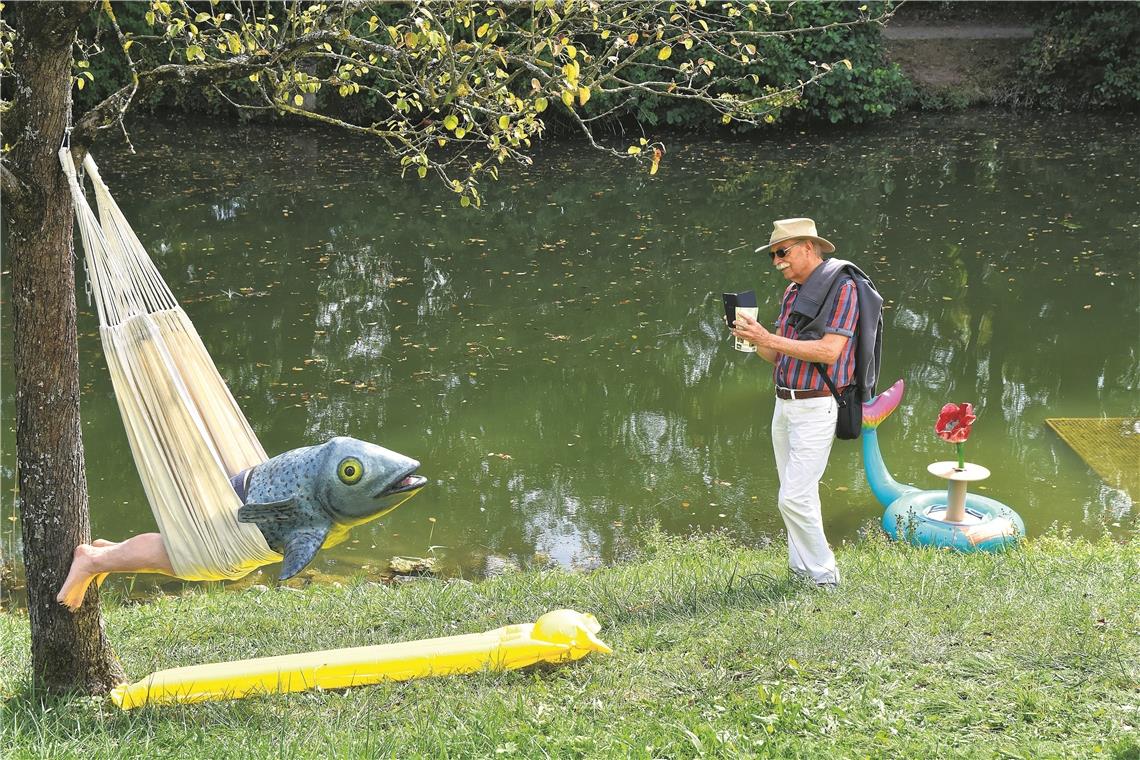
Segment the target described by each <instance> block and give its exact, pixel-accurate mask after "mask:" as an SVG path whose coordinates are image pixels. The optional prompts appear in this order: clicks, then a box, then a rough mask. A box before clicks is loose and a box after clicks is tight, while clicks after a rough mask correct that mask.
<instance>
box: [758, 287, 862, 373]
mask: <svg viewBox="0 0 1140 760" xmlns="http://www.w3.org/2000/svg"><path fill="white" fill-rule="evenodd" d="M799 292H800V286H799V285H796V284H795V283H792V284H791V285H789V286H788V289H787V290H785V291H784V298H783V300H782V301H781V302H780V316H779V317H778V318H777V319H776V330H777V331H778V333H779V334H780V335H782V336H784V337H785V338H789V339H791V340H799V333H798V332H797V331H796V329H795V328H794V327H792V326H791V325H789V324H788V316H789V315H790V314H791V313H792V306H793V305H795V303H796V297H797V296H798V295H799ZM858 323H859V295H858V292H857V291H856V290H855V283H854V282H853V281H852V280H851V278H850V277H847V278H845V279H844V280H843V282H842V283H841V284H840V285H839V294H838V295H837V296H836V298H835V308H834V309H832V311H831V316H830V317H828V319H827V325H826V326H825V327H824V329H823V331H824V332H825V333H838V334H839V335H846V336H847V337H848V338H851V337H852V336H853V335H855V326H856V325H857V324H858ZM827 374H828V375H830V376H831V381H832V382H833V383H835V387H836V388H842V387H843V386H845V385H851V383H852V382H853V378H854V377H855V341H854V340H848V341H847V345H846V346H844V348H843V351H842V353H840V354H839V359H838V361H836V362H835V364H832V365H831V366H829V367H828V368H827ZM772 377H773V379H774V380H775V383H776V386H777V387H780V388H791V389H793V390H797V391H805V390H823V389H824V388H826V387H827V383H825V382H824V381H823V375H821V374H820V373H819V371H818V370H816V368H815V367H813V366H812V363H811V362H807V361H803V360H802V359H796V358H795V357H792V356H787V355H785V354H778V355H777V357H776V366H775V369H774V370H773V375H772Z"/></svg>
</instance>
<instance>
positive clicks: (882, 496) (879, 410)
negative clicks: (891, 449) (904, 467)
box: [863, 380, 919, 508]
mask: <svg viewBox="0 0 1140 760" xmlns="http://www.w3.org/2000/svg"><path fill="white" fill-rule="evenodd" d="M904 388H905V386H904V384H903V381H902V380H899V381H897V382H896V383H895V384H894V385H892V386H891V387H890V388H887V389H886V390H885V391H883V392H882V393H880V394H879V395H878V396H875V397H874V398H873V399H871V400H870V401H866V402H864V403H863V465H864V469H865V470H866V472H867V482H868V483H869V484H870V486H871V492H872V493H874V494H875V498H876V499H878V500H879V503H880V504H882V505H883V507H884V508H886V507H888V506H890V504H891V503H892V502H893V501H895V500H896V499H897V498H899V497H900V496H902V495H903V494H906V493H910V492H911V491H917V490H919V489H917V488H915V487H914V486H908V485H903V484H901V483H899V482H897V481H896V480H895V479H894V478H892V477H891V474H890V473H889V472H887V465H886V464H885V463H884V462H883V454H882V452H881V451H879V432H878V427H879V425H880V424H881V423H882V422H883V420H885V419H886V418H887V417H889V416H890V415H891V412H893V411H894V410H895V409H897V408H898V406H899V404H900V403H901V402H902V396H903V389H904Z"/></svg>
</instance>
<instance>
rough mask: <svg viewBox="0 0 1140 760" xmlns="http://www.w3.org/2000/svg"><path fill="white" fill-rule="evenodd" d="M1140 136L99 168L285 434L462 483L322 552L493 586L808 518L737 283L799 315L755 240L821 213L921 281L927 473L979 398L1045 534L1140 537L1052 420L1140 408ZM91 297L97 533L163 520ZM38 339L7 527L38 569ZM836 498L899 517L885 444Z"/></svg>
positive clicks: (866, 263) (841, 479)
mask: <svg viewBox="0 0 1140 760" xmlns="http://www.w3.org/2000/svg"><path fill="white" fill-rule="evenodd" d="M1138 126H1140V122H1138V120H1137V119H1136V118H1135V117H1121V116H1107V117H1082V116H1048V117H1041V118H1036V117H1035V119H1033V120H1029V121H1026V120H1025V119H1024V118H1021V117H1014V116H1010V115H1006V114H986V113H983V114H970V115H968V116H962V117H954V118H945V117H940V116H936V117H916V118H914V119H907V120H903V121H901V122H899V123H895V124H892V125H889V126H880V127H876V128H874V129H872V130H867V131H860V132H850V133H838V132H837V133H832V134H827V135H815V134H791V135H785V136H783V137H780V138H778V139H772V140H770V141H765V142H758V141H757V142H745V141H739V142H730V141H720V142H714V141H699V140H696V141H687V142H680V141H677V140H674V141H673V142H672V144H670V146H669V153H668V155H667V157H666V161H665V163H664V164H663V166H662V169H661V171H660V173H659V174H657V175H656V176H655V177H650V176H648V175H646V174H644V173H634V171H633V168H632V167H630V166H628V165H626V164H624V163H621V162H616V161H613V160H611V159H609V158H607V157H605V156H602V155H598V154H595V153H591V152H590V151H589V150H588V149H587V148H585V147H583V146H579V145H565V144H560V145H553V146H549V147H547V148H546V149H545V151H544V152H543V153H542V154H540V156H539V157H538V160H537V161H536V164H535V166H534V167H533V168H532V169H529V170H525V171H523V170H519V169H510V170H509V171H504V176H503V179H502V180H501V181H500V182H498V183H495V184H492V185H489V186H486V187H484V188H483V190H484V194H485V196H486V199H487V202H486V205H485V208H484V209H483V210H481V211H475V210H467V209H461V208H460V207H459V206H458V205H457V204H456V203H455V202H454V201H455V198H454V196H453V195H451V193H450V192H448V191H446V190H443V189H440V188H438V187H436V186H434V185H432V184H430V183H427V182H420V181H418V180H400V179H399V178H398V177H396V176H394V175H395V172H394V171H393V169H392V168H391V166H390V165H389V164H387V163H386V162H385V161H383V160H382V159H379V158H376V157H374V156H373V153H374V152H375V150H374V147H373V146H371V145H370V144H369V143H367V142H365V141H360V140H356V139H352V138H346V137H343V136H341V135H329V134H321V133H317V132H308V131H302V132H296V131H291V130H273V131H267V130H262V129H250V128H233V127H226V128H214V127H210V126H193V125H185V124H174V123H168V124H155V125H148V126H146V127H140V128H138V129H136V130H135V131H134V133H133V135H132V137H133V139H134V143H135V146H136V148H137V150H138V152H137V154H136V155H131V154H130V153H129V152H127V151H126V149H125V148H124V147H123V146H120V145H107V146H104V147H102V149H101V150H99V151H98V152H97V156H96V157H97V159H98V160H99V162H100V165H101V167H102V170H103V175H104V178H105V179H106V180H107V182H108V184H109V185H110V186H111V190H112V192H113V193H114V194H115V195H116V197H117V198H118V200H119V203H120V204H121V206H122V207H123V209H124V212H125V213H126V214H127V216H128V218H129V219H130V220H131V222H132V224H133V225H134V228H135V230H136V232H137V233H138V235H139V237H140V238H141V239H142V241H143V243H144V244H145V245H146V246H147V247H148V249H149V250H150V251H151V254H152V256H153V257H154V258H155V259H156V261H157V263H158V266H159V268H160V269H161V271H162V272H163V273H164V275H165V277H166V279H167V281H168V282H169V283H170V286H171V288H172V289H173V290H174V292H175V294H176V295H177V296H179V298H180V299H181V301H182V303H183V305H184V306H185V308H186V310H187V312H188V313H189V314H190V317H191V319H192V320H193V321H194V323H195V325H196V326H197V328H198V331H199V332H200V333H201V335H202V338H203V339H204V341H205V343H206V345H207V348H208V349H209V350H210V352H211V354H212V356H213V357H214V360H215V361H216V363H217V365H218V368H219V370H220V371H221V373H222V375H223V377H225V378H226V380H227V381H228V383H229V385H230V388H231V389H232V390H233V392H234V395H235V396H236V397H237V398H238V400H239V402H240V403H241V404H242V406H243V408H244V410H245V412H246V415H247V416H248V418H249V419H250V421H251V423H252V424H253V427H254V429H255V430H256V432H257V433H258V435H259V437H260V438H261V440H262V442H263V443H264V445H265V447H266V449H267V450H268V451H269V452H270V454H274V453H279V452H281V451H284V450H287V449H290V448H294V447H297V446H303V445H308V444H312V443H316V442H321V441H323V440H325V439H327V438H328V437H330V436H333V435H338V434H350V435H354V436H357V437H359V438H364V439H368V440H372V441H375V442H377V443H380V444H382V445H384V446H387V447H389V448H393V449H397V450H399V451H402V452H404V453H406V454H409V455H411V456H414V457H416V458H418V459H420V460H421V461H422V462H423V469H422V471H421V472H422V474H425V475H426V476H427V477H428V478H429V480H430V486H429V487H428V488H426V489H425V490H424V491H423V492H422V493H421V494H419V495H418V496H417V497H416V498H414V499H413V500H411V501H409V502H408V503H407V504H405V505H404V506H403V507H401V508H400V509H399V510H397V511H396V512H394V513H393V514H391V515H389V516H388V517H386V518H385V519H384V520H383V521H382V522H381V523H378V524H374V525H371V526H367V527H364V528H361V529H358V530H357V531H356V532H355V534H354V536H353V539H352V541H351V542H350V543H347V544H345V545H343V546H342V547H338V548H336V549H333V550H330V551H326V552H324V553H322V554H321V555H320V557H319V559H318V560H317V562H316V563H315V565H314V566H315V567H316V568H317V569H318V570H320V571H321V572H326V573H332V574H339V573H349V572H355V571H357V570H359V569H360V568H361V567H362V566H373V567H376V566H383V565H384V564H385V561H386V560H387V558H388V557H390V556H392V555H397V554H399V555H414V556H435V557H437V558H439V560H440V561H441V563H442V564H443V565H444V567H447V568H450V570H451V571H452V572H462V573H463V574H466V575H478V574H480V573H481V572H482V569H483V566H484V557H485V556H486V555H489V554H496V555H504V556H507V557H510V558H513V559H516V560H518V561H519V562H521V563H523V564H527V563H532V562H536V561H545V560H547V559H548V560H550V561H554V562H557V563H559V564H562V565H565V566H591V565H595V564H597V563H600V562H606V561H607V560H609V559H611V558H613V557H614V556H615V554H616V553H618V552H619V551H620V546H621V543H622V540H623V538H624V537H625V536H626V535H627V533H628V532H629V531H631V530H633V529H635V526H637V525H639V524H644V523H649V522H654V521H656V522H659V523H660V524H661V525H662V526H663V527H664V528H665V529H666V530H668V531H671V532H677V533H684V532H687V531H689V530H690V529H691V528H693V527H696V528H701V529H711V528H723V529H726V530H728V531H730V532H732V533H733V534H736V535H737V536H739V537H740V538H742V539H743V540H745V541H748V542H759V541H762V540H764V539H766V538H768V537H775V536H778V535H779V534H780V533H781V531H782V523H781V521H780V519H779V516H778V514H777V511H776V508H775V505H774V496H775V492H776V488H777V483H776V475H775V470H774V467H773V462H772V454H771V449H770V443H769V433H768V424H769V419H770V416H771V411H772V406H773V394H772V383H771V373H770V369H769V367H768V365H765V364H764V363H763V362H762V361H761V360H759V359H756V358H754V357H746V356H744V355H742V354H740V353H738V352H735V351H733V350H732V348H731V343H730V340H729V338H728V334H727V331H726V329H725V328H724V326H723V323H722V321H721V317H720V304H719V294H720V293H721V291H723V290H739V289H744V288H755V289H756V291H757V293H758V295H759V297H760V302H761V313H762V314H766V315H768V319H769V320H770V319H771V318H774V316H775V310H776V305H777V302H778V299H779V296H780V294H781V292H782V290H783V283H782V278H781V277H779V276H778V275H777V274H776V273H775V272H773V271H771V269H770V266H769V263H768V257H767V256H764V255H761V256H757V255H755V254H754V253H753V249H754V248H755V247H756V246H757V245H760V244H762V243H764V242H766V241H767V235H768V231H769V229H770V226H771V220H772V219H774V218H780V217H787V216H798V215H808V216H812V217H814V218H816V219H817V220H818V222H819V227H820V232H821V234H823V235H824V236H825V237H827V238H829V239H830V240H832V241H833V242H834V243H836V244H837V246H838V248H839V252H838V255H841V256H844V257H846V258H851V259H853V260H854V261H856V262H857V263H859V264H860V265H861V266H862V267H863V268H864V269H865V271H867V272H868V273H869V274H870V275H871V276H872V277H873V278H874V279H875V280H876V281H877V283H878V285H879V287H880V290H881V291H882V292H883V293H884V296H885V297H886V298H887V299H888V302H887V307H888V309H887V311H886V314H885V320H886V337H885V352H884V361H883V365H884V366H883V375H882V380H883V381H884V382H883V383H882V387H885V386H886V385H887V384H889V383H890V382H891V381H893V380H894V379H895V378H897V377H903V378H905V379H906V381H907V384H908V390H907V395H906V398H905V400H904V402H903V406H902V407H901V408H900V409H899V411H898V412H897V413H896V414H895V415H894V416H893V417H892V418H891V419H890V420H888V421H887V422H886V423H885V424H884V425H883V427H882V428H881V431H880V439H881V441H882V443H883V449H884V456H885V458H886V461H887V465H888V467H889V468H890V469H891V470H892V472H893V474H894V475H895V477H896V478H897V479H898V480H900V481H902V482H910V483H915V484H918V485H920V486H922V487H925V488H934V487H937V484H936V483H935V482H933V479H932V478H931V476H929V475H928V474H927V473H926V465H927V464H928V463H930V462H932V461H936V460H940V459H949V458H952V456H953V448H952V447H951V446H950V445H949V444H946V443H943V442H942V441H941V440H939V439H938V438H937V437H936V436H935V435H934V433H933V430H932V426H933V423H934V420H935V417H936V415H937V413H938V410H939V409H940V407H941V406H942V405H943V404H944V403H946V402H948V401H955V402H960V401H971V402H973V403H974V404H975V406H976V407H977V410H978V416H979V421H978V423H977V424H976V426H975V429H974V432H973V435H972V436H971V438H970V441H969V443H968V445H967V449H966V452H967V458H968V459H969V460H971V461H974V462H977V463H980V464H984V465H985V466H987V467H988V468H990V469H991V470H992V471H993V476H992V477H991V478H990V479H989V480H988V481H986V483H985V484H984V487H985V489H986V490H985V493H986V494H987V495H990V496H992V497H994V498H997V499H999V500H1002V501H1005V502H1007V503H1009V504H1010V505H1011V506H1013V507H1015V508H1016V509H1017V510H1018V511H1019V512H1020V513H1021V515H1022V516H1023V518H1024V520H1025V523H1026V525H1027V528H1028V531H1029V533H1030V534H1031V535H1036V534H1040V533H1042V532H1043V531H1045V530H1046V529H1047V528H1048V526H1050V524H1052V523H1059V524H1061V525H1063V526H1067V527H1068V528H1069V529H1071V531H1072V532H1073V533H1074V534H1077V535H1082V536H1090V537H1095V536H1099V535H1101V534H1103V533H1106V532H1107V533H1111V534H1113V535H1116V536H1121V537H1123V536H1126V535H1130V534H1134V533H1135V532H1136V530H1137V528H1138V527H1140V520H1138V517H1137V515H1138V510H1137V507H1136V505H1135V504H1134V503H1133V497H1132V496H1130V495H1129V494H1128V493H1127V492H1126V491H1123V490H1118V489H1116V488H1113V487H1110V486H1109V485H1107V484H1106V483H1104V482H1103V481H1102V480H1101V478H1100V477H1098V476H1097V475H1096V474H1095V473H1093V472H1092V471H1091V470H1090V469H1089V467H1088V466H1087V465H1086V464H1085V463H1084V462H1083V461H1082V460H1081V459H1080V458H1078V457H1077V456H1076V455H1075V454H1074V453H1073V452H1072V451H1071V450H1069V449H1068V447H1067V446H1066V445H1065V444H1064V443H1062V442H1061V441H1060V440H1059V439H1058V438H1057V437H1056V436H1055V435H1054V434H1053V433H1052V432H1051V431H1050V430H1049V429H1048V428H1047V427H1046V426H1045V418H1046V417H1054V416H1059V417H1097V416H1108V417H1124V416H1137V415H1140V394H1138V392H1137V389H1138V386H1140V351H1138V347H1140V346H1138V343H1140V341H1138V337H1140V285H1138V283H1137V271H1138V269H1140V259H1138V256H1137V246H1136V243H1137V231H1138V230H1140V199H1138V195H1137V191H1136V180H1137V176H1138V173H1140V172H1138V163H1140V158H1138V156H1140V129H1138ZM4 288H5V290H4V302H5V310H6V311H5V316H6V320H5V321H6V323H8V322H10V319H8V318H7V317H8V314H7V308H8V307H7V303H8V298H7V288H8V282H7V278H5V279H4ZM80 309H81V311H82V315H81V319H80V332H81V340H80V353H81V356H80V361H81V371H82V373H83V383H84V386H83V387H84V395H83V425H84V435H85V441H86V444H87V465H88V478H89V485H90V491H91V504H92V523H93V531H94V533H95V535H97V536H103V537H107V538H113V539H119V538H122V537H125V536H127V535H128V534H131V533H134V532H138V531H145V530H152V529H153V526H154V523H153V520H152V518H151V515H150V511H149V509H148V507H147V504H146V500H145V497H144V495H143V491H142V487H141V485H140V483H139V480H138V476H137V474H136V471H135V468H134V464H133V462H132V460H131V457H130V454H129V450H128V446H127V442H126V437H125V435H124V433H123V429H122V424H121V421H120V418H119V412H118V409H117V407H116V405H115V402H114V399H113V396H112V394H111V389H110V381H109V379H108V377H107V374H106V367H105V364H104V361H103V358H102V352H101V348H100V345H99V341H98V338H97V336H96V329H97V324H96V319H95V317H94V313H93V309H92V308H91V307H90V306H89V305H88V303H87V301H86V298H85V296H84V295H83V294H82V293H81V294H80ZM11 340H12V338H11V331H10V329H8V328H7V327H6V329H5V331H4V333H3V341H4V342H3V349H4V352H3V355H4V365H3V368H2V370H3V373H4V374H3V379H4V390H3V407H2V409H3V419H4V423H3V431H2V435H3V438H2V443H3V460H2V466H3V480H2V484H0V485H2V488H3V499H2V504H3V512H2V519H0V526H2V528H3V548H4V551H5V554H6V556H8V557H17V558H18V556H19V552H20V549H19V529H18V525H17V523H16V522H15V518H14V517H13V515H14V512H15V507H14V502H15V494H14V487H15V486H14V484H15V478H14V467H15V456H14V432H13V429H12V428H13V425H14V422H13V420H14V413H13V409H14V399H13V384H12V381H11V377H12V374H11V373H12V368H11V365H10V354H11V351H10V347H11ZM823 500H824V516H825V521H826V528H827V533H828V536H829V537H830V538H831V540H832V542H833V543H838V542H841V541H843V540H850V539H852V538H854V537H856V535H857V534H858V532H859V530H860V529H861V528H862V527H864V526H866V525H867V524H868V523H869V522H871V521H875V520H877V519H878V517H879V516H880V513H881V512H880V508H879V506H878V504H877V503H876V502H875V501H874V499H873V497H872V495H871V493H870V491H869V489H868V487H867V485H866V483H865V481H864V478H863V473H862V464H861V457H860V454H859V448H858V444H855V443H844V442H837V444H836V447H835V449H834V452H833V454H832V458H831V464H830V466H829V468H828V471H827V474H826V476H825V479H824V483H823ZM119 582H120V583H126V582H127V581H119Z"/></svg>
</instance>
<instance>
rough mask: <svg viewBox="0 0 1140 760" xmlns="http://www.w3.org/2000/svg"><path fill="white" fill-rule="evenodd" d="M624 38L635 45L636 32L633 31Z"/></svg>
mask: <svg viewBox="0 0 1140 760" xmlns="http://www.w3.org/2000/svg"><path fill="white" fill-rule="evenodd" d="M625 39H626V41H628V42H629V44H631V45H636V44H637V32H634V33H633V34H631V35H629V36H628V37H626V38H625Z"/></svg>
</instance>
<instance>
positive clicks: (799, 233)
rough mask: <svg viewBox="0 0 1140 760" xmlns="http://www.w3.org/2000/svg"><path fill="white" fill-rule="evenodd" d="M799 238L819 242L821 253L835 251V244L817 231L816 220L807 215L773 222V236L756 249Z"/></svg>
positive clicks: (758, 250)
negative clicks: (765, 243)
mask: <svg viewBox="0 0 1140 760" xmlns="http://www.w3.org/2000/svg"><path fill="white" fill-rule="evenodd" d="M798 238H811V239H812V240H815V241H816V242H818V243H819V246H820V247H819V252H820V253H834V252H835V246H833V245H832V244H831V243H829V242H828V241H827V240H824V239H823V238H821V237H820V236H819V235H817V234H816V233H815V222H814V221H813V220H811V219H808V218H807V217H797V218H795V219H778V220H776V221H775V222H773V223H772V236H771V237H770V238H769V239H768V243H767V245H762V246H760V247H759V248H757V249H756V252H757V253H760V252H762V251H765V250H767V249H769V248H771V247H772V246H774V245H776V244H777V243H782V242H784V241H785V240H795V239H798Z"/></svg>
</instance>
